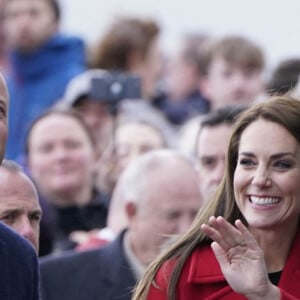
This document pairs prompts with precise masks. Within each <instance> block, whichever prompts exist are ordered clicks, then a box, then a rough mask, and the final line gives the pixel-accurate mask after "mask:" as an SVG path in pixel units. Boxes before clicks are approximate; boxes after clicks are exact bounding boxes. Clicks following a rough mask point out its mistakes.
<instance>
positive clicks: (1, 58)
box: [0, 0, 10, 74]
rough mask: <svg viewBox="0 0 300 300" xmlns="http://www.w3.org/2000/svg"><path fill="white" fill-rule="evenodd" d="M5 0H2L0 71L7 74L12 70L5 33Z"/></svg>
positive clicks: (0, 3)
mask: <svg viewBox="0 0 300 300" xmlns="http://www.w3.org/2000/svg"><path fill="white" fill-rule="evenodd" d="M4 1H5V0H0V71H1V73H2V74H7V73H8V72H9V70H10V62H9V58H8V53H7V42H6V38H5V34H4V28H3V27H4V23H3V22H4V13H3V9H4Z"/></svg>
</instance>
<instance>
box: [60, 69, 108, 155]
mask: <svg viewBox="0 0 300 300" xmlns="http://www.w3.org/2000/svg"><path fill="white" fill-rule="evenodd" d="M107 76H108V72H107V71H105V70H101V69H94V70H87V71H85V72H83V73H82V74H79V75H77V76H75V77H74V78H73V79H72V80H71V81H70V82H69V84H68V85H67V87H66V91H65V94H64V97H63V98H62V100H61V101H59V102H58V103H57V106H58V107H62V108H72V109H74V110H76V111H77V112H78V114H79V115H80V116H81V118H82V119H83V120H84V122H85V123H86V125H87V126H88V127H89V129H90V131H91V133H92V135H93V138H94V140H95V141H96V142H97V148H98V154H99V156H100V155H101V154H102V152H103V151H104V148H105V146H107V143H108V139H109V135H110V134H112V133H111V131H112V128H111V126H112V116H111V114H110V111H109V106H110V101H109V100H108V99H98V98H97V99H96V98H95V97H93V95H92V90H93V85H92V81H93V80H94V79H97V80H102V81H103V82H106V81H107ZM104 92H105V91H103V93H104Z"/></svg>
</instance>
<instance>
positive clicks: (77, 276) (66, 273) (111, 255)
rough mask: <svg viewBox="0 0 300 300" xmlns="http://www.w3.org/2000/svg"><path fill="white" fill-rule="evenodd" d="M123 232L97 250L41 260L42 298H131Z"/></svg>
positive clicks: (129, 274)
mask: <svg viewBox="0 0 300 300" xmlns="http://www.w3.org/2000/svg"><path fill="white" fill-rule="evenodd" d="M123 239H124V232H123V233H121V234H120V235H119V236H118V237H117V238H116V239H115V240H114V241H113V242H111V243H110V244H108V245H106V246H104V247H103V248H100V249H96V250H89V251H84V252H79V253H76V252H70V253H65V254H63V255H62V256H59V257H51V256H48V257H46V256H45V257H43V258H42V259H41V260H40V272H41V294H42V299H43V300H68V299H72V300H87V299H88V300H99V299H101V300H130V299H131V294H132V290H133V288H134V286H135V284H136V280H135V279H134V275H133V272H132V271H131V269H130V266H129V264H128V261H127V259H126V257H125V253H124V251H123Z"/></svg>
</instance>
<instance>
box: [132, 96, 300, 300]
mask: <svg viewBox="0 0 300 300" xmlns="http://www.w3.org/2000/svg"><path fill="white" fill-rule="evenodd" d="M299 182H300V102H299V101H297V100H295V99H293V98H290V97H287V96H283V97H274V98H271V99H269V100H267V101H265V102H263V103H260V104H257V105H255V106H252V107H250V108H249V109H247V110H246V111H245V112H244V113H243V114H242V115H241V116H240V118H239V119H238V121H237V123H236V125H235V128H234V130H233V133H232V136H231V139H230V142H229V146H228V150H227V159H226V170H225V175H224V178H223V180H222V182H221V184H220V186H219V188H218V190H217V192H216V194H215V197H214V199H213V200H212V201H211V202H208V203H207V205H206V206H205V207H203V208H202V209H201V210H200V211H199V214H198V216H197V217H196V220H195V222H194V224H193V225H192V227H191V228H190V230H189V231H188V232H187V233H186V234H185V235H183V236H182V237H181V238H180V239H179V240H178V241H177V242H176V243H174V244H173V245H172V246H170V248H169V249H168V250H167V251H166V252H165V253H163V254H162V255H161V256H160V257H158V258H157V259H156V260H155V261H154V262H153V263H152V265H151V266H150V267H149V269H148V271H147V272H146V274H145V275H144V277H143V278H142V280H141V281H140V283H139V285H138V286H137V288H136V291H135V295H134V297H133V299H134V300H143V299H155V300H162V299H172V300H175V299H228V300H229V299H230V300H235V299H255V300H257V299H264V300H265V299H272V300H274V299H284V300H285V299H286V300H287V299H299V298H300V289H299V280H300V275H299V274H300V259H299V251H300V232H299V215H300V185H299Z"/></svg>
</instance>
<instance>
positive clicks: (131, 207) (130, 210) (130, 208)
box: [125, 202, 137, 220]
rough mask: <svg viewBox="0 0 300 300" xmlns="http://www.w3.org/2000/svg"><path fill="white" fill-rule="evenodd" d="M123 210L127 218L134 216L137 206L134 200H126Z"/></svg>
mask: <svg viewBox="0 0 300 300" xmlns="http://www.w3.org/2000/svg"><path fill="white" fill-rule="evenodd" d="M125 212H126V215H127V217H128V220H131V219H132V218H134V217H135V216H136V214H137V206H136V204H135V203H134V202H127V203H126V205H125Z"/></svg>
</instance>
